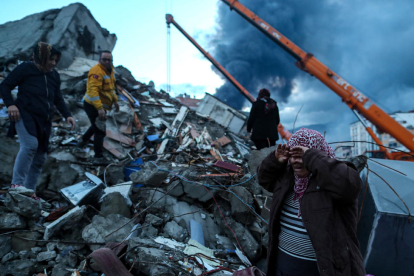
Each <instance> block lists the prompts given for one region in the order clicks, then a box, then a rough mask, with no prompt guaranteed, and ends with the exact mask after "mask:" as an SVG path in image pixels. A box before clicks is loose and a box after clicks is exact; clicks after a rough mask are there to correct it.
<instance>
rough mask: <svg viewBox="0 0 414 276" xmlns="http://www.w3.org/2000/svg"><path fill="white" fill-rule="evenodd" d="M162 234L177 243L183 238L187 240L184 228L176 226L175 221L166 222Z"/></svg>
mask: <svg viewBox="0 0 414 276" xmlns="http://www.w3.org/2000/svg"><path fill="white" fill-rule="evenodd" d="M164 233H165V234H166V235H167V237H169V238H172V239H175V240H177V241H179V242H182V241H184V240H185V238H187V235H186V233H185V230H184V228H182V227H181V226H180V225H178V223H176V222H175V221H170V222H167V224H166V225H165V226H164Z"/></svg>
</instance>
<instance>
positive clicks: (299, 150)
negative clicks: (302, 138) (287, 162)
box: [289, 146, 309, 157]
mask: <svg viewBox="0 0 414 276" xmlns="http://www.w3.org/2000/svg"><path fill="white" fill-rule="evenodd" d="M308 149H309V148H307V147H302V146H295V147H293V148H291V149H290V151H289V155H290V156H292V157H302V156H303V155H304V154H305V152H306V151H307V150H308Z"/></svg>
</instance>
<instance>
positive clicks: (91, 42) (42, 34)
mask: <svg viewBox="0 0 414 276" xmlns="http://www.w3.org/2000/svg"><path fill="white" fill-rule="evenodd" d="M16 30H26V32H25V35H24V36H23V37H22V34H21V32H17V31H16ZM0 36H1V37H8V38H9V39H7V40H6V41H2V42H1V43H0V49H1V50H0V61H1V63H0V65H2V64H8V63H10V62H11V61H17V59H20V60H30V58H31V56H32V53H33V44H34V41H47V42H48V43H51V44H52V45H54V46H55V47H57V48H58V49H61V51H62V57H61V59H60V62H59V64H58V67H59V68H66V67H68V66H69V65H70V64H71V63H72V61H73V58H74V57H84V58H90V59H95V60H98V58H99V52H100V51H101V50H102V49H107V50H112V49H113V48H114V46H115V42H116V36H115V35H114V34H110V33H109V32H108V30H106V29H103V28H101V26H100V25H99V23H98V22H97V21H96V20H95V19H94V18H93V16H92V14H91V12H90V11H89V10H88V9H87V8H86V7H85V6H84V5H82V4H80V3H76V4H71V5H69V6H66V7H63V8H62V9H52V10H47V11H44V12H41V13H36V14H33V15H30V16H27V17H25V18H23V19H21V20H17V21H12V22H7V23H5V24H3V25H2V28H1V32H0Z"/></svg>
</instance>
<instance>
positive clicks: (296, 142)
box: [288, 127, 335, 216]
mask: <svg viewBox="0 0 414 276" xmlns="http://www.w3.org/2000/svg"><path fill="white" fill-rule="evenodd" d="M288 146H289V147H290V148H293V147H295V146H302V147H307V148H310V149H318V150H321V151H323V152H325V153H326V154H327V155H328V156H329V157H331V158H335V151H334V150H333V149H332V148H331V146H329V145H328V143H327V142H326V140H325V138H323V136H322V134H320V133H319V132H317V131H316V130H312V129H307V128H303V127H302V128H301V129H299V130H298V131H297V132H295V133H294V134H293V135H292V137H290V139H289V142H288ZM293 173H294V175H295V187H294V189H295V197H294V200H296V199H298V200H299V206H300V202H301V199H302V196H303V195H304V193H305V191H306V188H307V187H308V183H309V179H310V178H311V176H312V175H309V176H308V177H304V178H300V177H299V176H297V175H296V173H295V172H293ZM300 215H301V212H300V207H299V214H298V216H300Z"/></svg>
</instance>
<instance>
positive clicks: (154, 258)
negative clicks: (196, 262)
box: [138, 247, 175, 276]
mask: <svg viewBox="0 0 414 276" xmlns="http://www.w3.org/2000/svg"><path fill="white" fill-rule="evenodd" d="M138 258H139V260H140V261H142V262H139V270H140V271H142V272H143V273H145V274H146V275H166V276H174V275H175V273H174V271H172V269H171V268H168V267H165V266H161V265H154V264H150V263H164V262H165V260H166V259H167V256H165V251H164V250H160V249H156V248H144V247H139V248H138Z"/></svg>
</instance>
